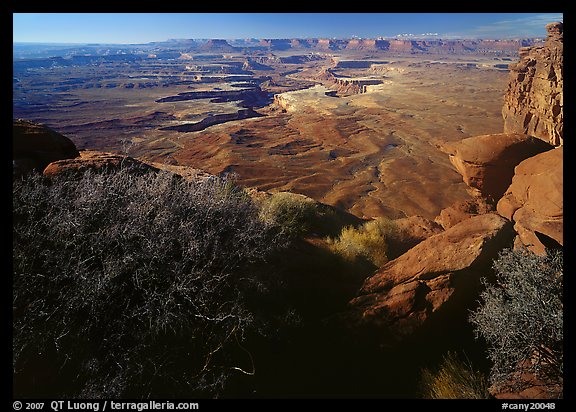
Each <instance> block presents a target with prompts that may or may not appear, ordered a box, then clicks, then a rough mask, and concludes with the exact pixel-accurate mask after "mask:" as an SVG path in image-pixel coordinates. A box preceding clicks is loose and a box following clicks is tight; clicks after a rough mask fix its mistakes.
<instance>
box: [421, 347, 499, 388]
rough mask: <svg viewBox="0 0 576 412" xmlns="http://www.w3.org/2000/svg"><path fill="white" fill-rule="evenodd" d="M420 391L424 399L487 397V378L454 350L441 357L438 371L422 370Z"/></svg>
mask: <svg viewBox="0 0 576 412" xmlns="http://www.w3.org/2000/svg"><path fill="white" fill-rule="evenodd" d="M421 392H422V397H423V398H425V399H488V398H490V394H489V392H488V380H487V379H486V377H485V376H484V374H482V373H481V372H479V371H477V370H475V369H474V368H473V366H472V364H471V363H470V362H463V361H461V360H460V359H459V358H458V355H456V353H454V352H448V353H447V354H446V355H444V356H443V358H442V363H441V364H440V366H439V368H438V371H436V372H434V371H431V370H429V369H423V370H422V377H421Z"/></svg>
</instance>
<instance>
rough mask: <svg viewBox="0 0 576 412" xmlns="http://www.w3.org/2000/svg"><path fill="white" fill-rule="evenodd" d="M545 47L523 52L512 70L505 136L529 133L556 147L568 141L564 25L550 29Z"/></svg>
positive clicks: (521, 50) (556, 24) (550, 25)
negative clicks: (565, 107) (565, 101)
mask: <svg viewBox="0 0 576 412" xmlns="http://www.w3.org/2000/svg"><path fill="white" fill-rule="evenodd" d="M546 30H547V31H548V38H547V39H546V42H545V44H544V46H543V47H525V48H521V49H520V61H519V62H518V63H516V64H512V65H510V66H509V68H510V82H509V84H508V90H507V91H506V94H505V96H504V106H503V108H502V116H503V117H504V132H506V133H526V134H529V135H531V136H535V137H538V138H540V139H542V140H544V141H546V142H549V143H550V144H553V145H555V146H558V145H561V144H563V141H564V125H563V120H564V108H563V106H564V100H563V89H562V88H563V86H564V57H563V56H564V40H563V23H560V22H556V23H551V24H548V25H547V26H546Z"/></svg>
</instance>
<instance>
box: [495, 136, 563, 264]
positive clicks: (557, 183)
mask: <svg viewBox="0 0 576 412" xmlns="http://www.w3.org/2000/svg"><path fill="white" fill-rule="evenodd" d="M563 159H564V150H563V148H562V147H558V148H556V149H554V150H550V151H548V152H545V153H541V154H539V155H537V156H534V157H531V158H529V159H526V160H524V161H523V162H522V163H520V164H519V165H518V166H517V167H516V169H515V174H514V177H513V179H512V184H511V185H510V187H509V188H508V190H507V191H506V193H505V194H504V196H503V197H502V199H500V201H499V202H498V205H497V206H496V210H497V211H498V213H499V214H500V215H502V216H504V217H505V218H507V219H509V220H512V221H514V230H516V232H517V233H518V237H517V240H516V245H517V246H520V245H524V246H525V247H527V248H528V249H529V250H531V251H533V252H534V253H537V254H544V253H545V247H551V246H553V245H554V243H555V242H556V243H557V244H558V245H563V244H564V231H563V227H564V202H563V190H564V183H563V182H564V179H563Z"/></svg>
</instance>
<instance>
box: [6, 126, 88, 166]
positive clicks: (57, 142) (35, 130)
mask: <svg viewBox="0 0 576 412" xmlns="http://www.w3.org/2000/svg"><path fill="white" fill-rule="evenodd" d="M78 155H79V153H78V150H77V149H76V146H75V145H74V143H72V141H71V140H70V139H68V138H67V137H66V136H63V135H61V134H60V133H57V132H55V131H54V130H52V129H50V128H48V127H46V126H43V125H40V124H38V123H33V122H30V121H27V120H23V119H14V120H13V123H12V165H13V175H14V176H20V175H22V174H25V173H28V172H30V171H31V170H38V171H42V170H43V169H44V168H45V167H46V166H47V165H48V164H49V163H51V162H54V161H56V160H60V159H72V158H75V157H77V156H78Z"/></svg>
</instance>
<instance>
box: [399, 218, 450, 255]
mask: <svg viewBox="0 0 576 412" xmlns="http://www.w3.org/2000/svg"><path fill="white" fill-rule="evenodd" d="M393 225H394V228H395V229H396V230H395V232H394V234H393V235H392V236H391V238H390V239H388V258H389V259H395V258H396V257H398V256H400V255H402V254H403V253H405V252H406V251H408V250H409V249H411V248H413V247H414V246H416V245H417V244H418V243H420V242H422V241H423V240H424V239H428V238H429V237H430V236H433V235H436V234H438V233H440V232H442V230H443V229H442V227H441V226H440V225H439V224H438V223H436V222H433V221H432V220H430V219H426V218H425V217H422V216H408V217H403V218H399V219H395V220H394V221H393Z"/></svg>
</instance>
